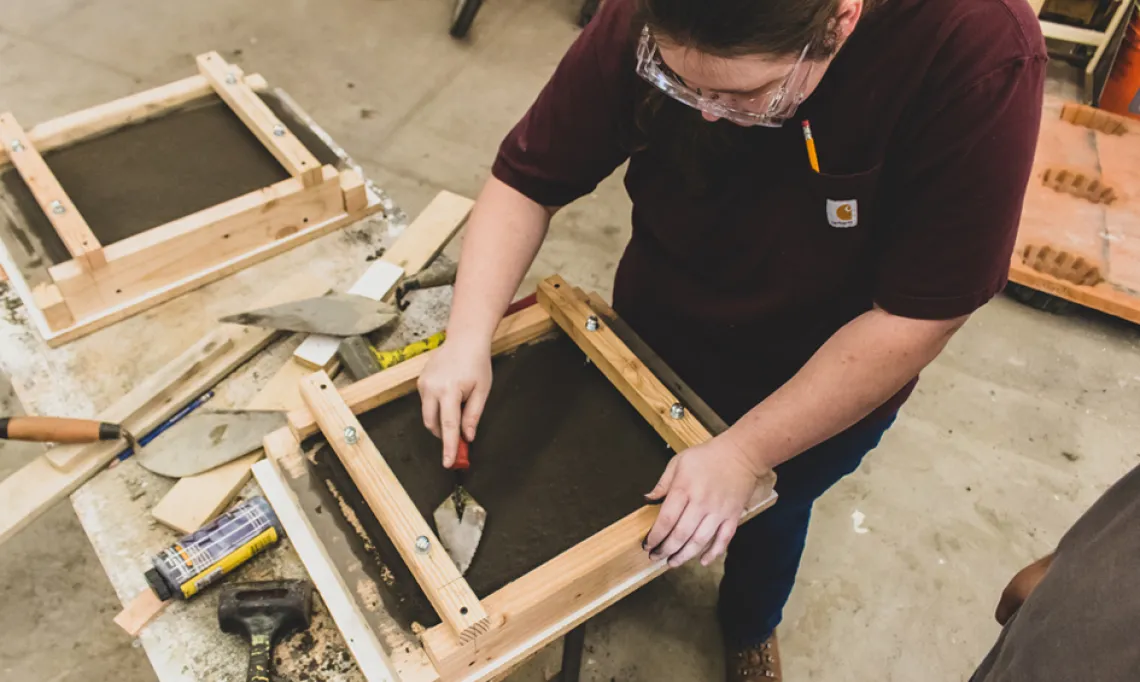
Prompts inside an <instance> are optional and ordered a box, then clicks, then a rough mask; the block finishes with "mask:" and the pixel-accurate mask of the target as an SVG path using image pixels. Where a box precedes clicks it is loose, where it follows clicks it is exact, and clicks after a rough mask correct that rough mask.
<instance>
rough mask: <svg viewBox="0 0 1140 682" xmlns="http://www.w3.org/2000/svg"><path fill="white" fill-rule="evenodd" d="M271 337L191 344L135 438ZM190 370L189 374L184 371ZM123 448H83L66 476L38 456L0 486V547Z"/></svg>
mask: <svg viewBox="0 0 1140 682" xmlns="http://www.w3.org/2000/svg"><path fill="white" fill-rule="evenodd" d="M274 336H275V334H274V333H273V332H267V331H264V330H261V329H250V328H248V327H233V326H232V325H231V326H229V327H228V328H225V327H223V328H220V329H218V330H217V331H215V332H212V333H211V334H208V335H207V336H206V337H204V338H203V339H202V340H201V341H199V342H198V343H196V344H194V346H192V347H191V348H190V350H188V351H186V352H185V353H183V354H182V355H180V356H178V357H177V358H175V359H174V360H172V361H171V362H170V363H168V364H167V365H166V366H164V367H163V369H162V370H160V372H159V373H160V374H166V375H171V374H173V375H178V376H182V377H183V378H182V380H181V382H180V384H179V386H178V388H177V389H176V390H174V391H171V392H169V394H168V395H167V396H166V397H165V398H164V399H163V400H160V401H156V402H151V403H150V404H149V406H148V407H147V408H146V409H145V410H144V411H143V412H141V413H139V414H137V415H136V416H135V417H134V418H133V419H132V420H131V424H132V428H134V429H135V430H136V431H137V432H146V431H149V430H151V429H153V428H155V427H156V426H158V425H159V424H161V423H162V422H164V421H166V420H167V419H169V418H170V417H171V416H172V415H173V414H174V413H175V412H177V411H178V410H179V409H181V408H182V407H184V406H185V405H186V404H187V403H189V402H190V401H191V400H193V399H194V398H197V397H198V396H200V395H201V394H202V393H204V392H205V391H206V390H208V389H209V388H210V387H212V386H213V385H214V384H215V383H217V382H218V381H219V380H220V379H221V378H222V377H224V376H226V375H227V374H229V373H230V372H232V371H233V370H234V369H235V368H237V367H238V366H239V365H241V364H242V363H243V362H245V361H246V360H248V359H249V358H250V357H252V356H253V355H255V354H257V353H258V352H259V351H260V350H261V349H262V348H264V347H265V346H266V345H267V344H268V343H269V342H270V341H271V340H272V339H273V338H274ZM222 346H228V349H227V350H226V351H225V352H223V353H221V354H220V355H218V356H216V357H211V358H210V359H209V360H206V361H202V356H203V355H207V356H208V355H211V354H212V353H213V351H214V350H215V349H216V348H219V347H222ZM187 366H193V368H194V369H193V370H192V371H191V372H189V373H183V372H182V369H183V368H185V367H187ZM124 447H125V444H124V443H121V442H116V443H99V444H97V445H91V446H86V449H85V451H84V452H83V453H82V454H81V455H80V456H79V457H78V458H76V459H75V460H74V461H73V463H72V464H71V466H70V468H69V469H68V470H67V471H60V470H59V469H57V468H56V467H55V466H54V465H52V463H51V462H50V461H49V460H48V458H47V457H46V456H40V457H37V458H35V459H34V460H32V461H31V462H30V463H28V464H27V465H25V466H24V467H23V468H21V469H19V470H18V471H16V472H15V473H13V474H12V475H10V476H9V477H8V478H6V479H4V480H3V481H0V543H2V542H3V541H4V540H7V539H8V538H9V537H11V536H12V535H13V534H15V533H16V532H17V531H19V530H20V529H21V528H23V527H24V526H26V525H27V524H28V523H30V522H31V521H32V520H33V519H35V518H36V517H38V516H39V515H40V514H41V513H43V512H44V511H45V510H47V509H48V508H49V507H50V506H51V505H53V504H55V503H56V502H58V501H59V500H62V499H63V498H64V497H66V496H67V495H68V494H69V493H70V492H71V491H73V490H75V489H76V488H78V487H79V486H80V485H82V484H83V483H84V482H85V481H86V480H87V479H89V478H91V477H92V476H94V475H95V474H97V473H98V472H99V471H100V470H101V469H103V467H105V466H107V464H109V463H110V462H111V460H113V459H114V458H115V456H116V455H118V454H119V453H120V452H122V451H123V448H124Z"/></svg>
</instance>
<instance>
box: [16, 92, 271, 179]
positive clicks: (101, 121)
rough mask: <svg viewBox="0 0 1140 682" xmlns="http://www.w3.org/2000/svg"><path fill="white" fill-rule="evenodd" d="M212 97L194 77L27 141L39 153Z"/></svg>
mask: <svg viewBox="0 0 1140 682" xmlns="http://www.w3.org/2000/svg"><path fill="white" fill-rule="evenodd" d="M245 82H246V84H247V85H249V86H250V87H251V88H253V89H254V90H265V89H266V88H268V87H269V86H268V84H267V83H266V82H265V79H264V78H263V77H262V76H261V74H250V75H248V76H246V77H245ZM212 94H214V88H213V87H211V86H210V83H209V81H207V80H206V78H205V76H202V75H200V74H199V75H194V76H190V77H189V78H183V79H182V80H178V81H174V82H173V83H167V84H166V85H160V86H159V87H157V88H152V89H150V90H144V91H143V92H138V93H135V94H133V95H128V96H126V97H122V98H119V99H116V100H112V101H110V102H106V103H104V104H99V105H96V106H93V107H90V108H87V109H83V110H80V111H76V112H73V113H70V114H65V115H63V116H60V117H58V118H53V119H51V120H48V121H44V122H42V123H37V124H36V125H34V126H32V127H31V128H29V129H28V131H27V133H28V139H29V140H31V141H32V145H33V146H34V147H35V148H36V149H38V150H39V151H40V153H41V154H42V153H45V152H48V151H50V150H52V149H57V148H59V147H66V146H67V145H69V144H72V143H74V142H78V141H80V140H83V139H86V138H88V137H94V136H95V135H101V134H103V133H108V132H110V131H112V130H115V129H116V128H122V127H123V126H128V125H131V124H132V123H141V122H142V121H145V120H147V119H150V118H154V117H156V116H160V115H162V114H164V113H166V112H168V111H170V110H172V109H177V108H178V107H180V106H182V105H184V104H188V103H190V102H193V101H194V100H197V99H201V98H203V97H208V96H210V95H212ZM7 161H8V148H7V146H4V147H3V148H0V164H2V163H6V162H7Z"/></svg>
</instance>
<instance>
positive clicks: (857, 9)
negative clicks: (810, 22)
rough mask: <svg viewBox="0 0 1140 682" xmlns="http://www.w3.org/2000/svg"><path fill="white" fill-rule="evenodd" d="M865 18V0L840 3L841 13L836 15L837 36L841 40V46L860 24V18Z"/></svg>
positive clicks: (848, 0) (849, 0) (843, 0)
mask: <svg viewBox="0 0 1140 682" xmlns="http://www.w3.org/2000/svg"><path fill="white" fill-rule="evenodd" d="M862 16H863V0H841V1H840V3H839V12H838V13H836V15H835V18H834V19H833V20H832V21H834V22H835V24H834V25H835V35H836V37H837V38H838V39H839V44H841V45H842V44H843V43H844V42H846V40H847V37H848V36H850V35H851V32H852V31H854V30H855V25H856V24H858V23H859V19H860V17H862Z"/></svg>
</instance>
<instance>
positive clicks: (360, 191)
mask: <svg viewBox="0 0 1140 682" xmlns="http://www.w3.org/2000/svg"><path fill="white" fill-rule="evenodd" d="M340 189H341V191H342V192H343V193H344V210H345V211H347V212H349V213H356V212H357V211H360V210H363V209H364V207H365V206H367V205H368V189H367V187H365V185H364V178H362V177H360V173H357V172H356V171H354V170H352V169H351V168H350V169H348V170H343V171H341V172H340Z"/></svg>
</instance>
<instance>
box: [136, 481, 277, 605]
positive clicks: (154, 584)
mask: <svg viewBox="0 0 1140 682" xmlns="http://www.w3.org/2000/svg"><path fill="white" fill-rule="evenodd" d="M283 537H285V529H284V528H282V527H281V522H280V521H278V520H277V515H276V514H274V513H273V508H272V507H270V506H269V502H268V501H266V499H265V498H264V497H260V496H259V497H254V498H251V499H249V500H247V501H246V502H244V503H242V504H240V505H238V506H236V507H234V508H233V509H231V510H229V511H228V512H226V513H225V514H222V515H221V516H219V517H218V518H216V519H214V520H213V521H211V522H210V523H208V524H206V525H205V526H202V527H201V528H200V529H198V530H197V531H195V532H194V533H191V534H190V535H187V536H186V537H184V538H182V539H181V540H179V541H178V542H176V543H175V544H174V545H173V546H171V547H168V548H167V549H164V550H162V551H161V552H159V553H158V554H157V555H155V557H154V558H153V559H152V560H151V563H152V564H154V568H151V569H150V570H148V571H147V572H146V581H147V583H149V584H150V586H151V588H152V589H153V590H154V593H155V594H156V595H158V598H159V599H162V600H163V601H166V600H167V599H170V598H171V597H174V596H178V597H181V598H182V599H189V598H190V597H193V596H194V595H196V594H198V593H199V592H201V591H202V590H204V589H206V588H207V587H209V586H210V585H213V584H214V583H216V582H218V581H219V580H221V579H222V577H223V576H225V575H226V574H227V573H229V572H230V571H232V570H234V569H235V568H237V567H238V566H241V565H242V564H244V563H245V562H246V561H248V560H249V559H250V557H253V556H254V555H256V554H259V553H260V552H262V551H263V550H264V549H265V548H267V547H269V546H270V545H273V544H274V543H276V542H277V541H278V540H280V539H281V538H283Z"/></svg>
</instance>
